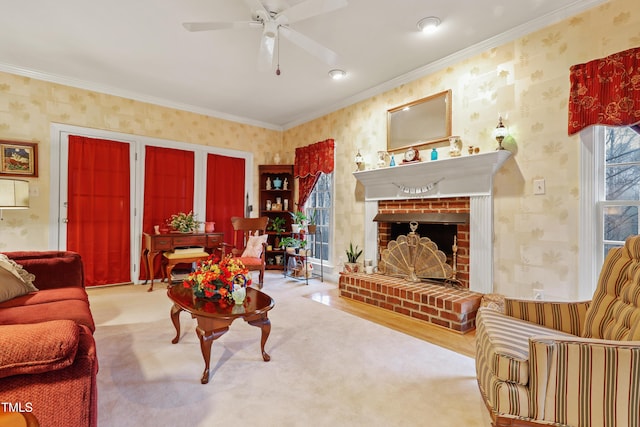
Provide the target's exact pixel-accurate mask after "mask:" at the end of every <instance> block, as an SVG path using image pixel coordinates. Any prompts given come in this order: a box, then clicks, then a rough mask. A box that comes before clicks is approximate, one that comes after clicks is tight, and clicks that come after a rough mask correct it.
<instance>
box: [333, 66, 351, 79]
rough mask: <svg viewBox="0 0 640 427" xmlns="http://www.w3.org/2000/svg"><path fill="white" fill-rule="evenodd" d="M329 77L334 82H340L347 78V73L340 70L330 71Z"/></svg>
mask: <svg viewBox="0 0 640 427" xmlns="http://www.w3.org/2000/svg"><path fill="white" fill-rule="evenodd" d="M329 77H331V78H332V79H333V80H340V79H344V78H345V77H347V73H346V71H344V70H338V69H337V68H336V69H334V70H331V71H329Z"/></svg>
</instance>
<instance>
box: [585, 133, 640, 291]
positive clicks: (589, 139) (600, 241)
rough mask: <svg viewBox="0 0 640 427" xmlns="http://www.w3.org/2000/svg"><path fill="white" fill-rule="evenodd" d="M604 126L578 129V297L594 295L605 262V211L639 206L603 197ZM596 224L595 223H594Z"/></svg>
mask: <svg viewBox="0 0 640 427" xmlns="http://www.w3.org/2000/svg"><path fill="white" fill-rule="evenodd" d="M604 132H605V127H604V126H590V127H589V128H587V129H584V130H583V131H581V132H580V140H581V144H580V189H581V191H580V237H579V245H580V250H579V255H578V278H579V283H578V298H579V299H582V300H585V299H590V298H591V297H592V296H593V292H594V290H595V288H596V285H597V281H598V276H599V274H600V270H601V269H602V264H603V263H604V257H605V254H604V250H603V248H604V245H605V243H607V242H606V241H605V239H604V210H605V208H606V207H609V206H616V205H624V206H631V205H636V206H638V205H640V202H634V201H630V200H627V201H624V202H618V201H611V200H605V198H606V183H605V176H606V170H605V169H606V161H605V150H606V147H605V144H604V143H603V141H604V137H605V135H604ZM594 224H595V226H594Z"/></svg>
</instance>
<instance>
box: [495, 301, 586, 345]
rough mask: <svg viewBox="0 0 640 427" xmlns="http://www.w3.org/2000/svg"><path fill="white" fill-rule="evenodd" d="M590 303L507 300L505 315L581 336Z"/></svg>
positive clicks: (505, 302)
mask: <svg viewBox="0 0 640 427" xmlns="http://www.w3.org/2000/svg"><path fill="white" fill-rule="evenodd" d="M590 302H591V301H580V302H551V301H532V300H516V299H510V298H505V300H504V308H505V311H504V313H505V314H506V315H508V316H511V317H515V318H516V319H521V320H526V321H527V322H531V323H536V324H538V325H542V326H545V327H547V328H551V329H555V330H557V331H562V332H567V333H569V334H572V335H576V336H580V335H582V328H583V326H584V321H585V318H586V317H587V316H586V313H587V308H589V304H590Z"/></svg>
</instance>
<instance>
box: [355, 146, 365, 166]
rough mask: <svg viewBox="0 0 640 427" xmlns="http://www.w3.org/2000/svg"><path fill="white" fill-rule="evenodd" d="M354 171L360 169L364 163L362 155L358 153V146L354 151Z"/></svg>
mask: <svg viewBox="0 0 640 427" xmlns="http://www.w3.org/2000/svg"><path fill="white" fill-rule="evenodd" d="M355 160H356V172H357V171H360V170H362V166H363V165H364V157H362V154H360V149H359V148H358V152H357V153H356V159H355Z"/></svg>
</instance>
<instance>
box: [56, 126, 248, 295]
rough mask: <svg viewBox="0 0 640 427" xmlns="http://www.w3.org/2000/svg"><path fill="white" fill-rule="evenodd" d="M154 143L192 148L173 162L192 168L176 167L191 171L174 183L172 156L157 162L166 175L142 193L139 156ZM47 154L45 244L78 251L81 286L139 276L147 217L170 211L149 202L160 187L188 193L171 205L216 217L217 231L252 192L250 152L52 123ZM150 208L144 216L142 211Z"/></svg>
mask: <svg viewBox="0 0 640 427" xmlns="http://www.w3.org/2000/svg"><path fill="white" fill-rule="evenodd" d="M150 147H155V149H151V148H150ZM159 147H161V148H166V149H176V150H173V151H180V150H182V151H184V152H189V153H191V154H190V156H191V157H192V158H193V160H190V161H187V160H188V159H187V158H186V157H185V158H181V159H180V160H179V163H180V164H182V165H184V164H185V163H191V164H192V166H191V167H192V170H191V171H188V172H186V171H183V172H180V173H183V174H184V175H182V176H186V175H189V176H190V178H189V179H187V180H184V182H182V184H181V185H182V187H181V188H177V187H176V186H177V185H178V183H179V182H180V181H181V180H180V179H177V177H176V174H175V173H176V170H175V169H179V167H176V164H175V163H171V162H169V163H170V164H168V165H164V166H162V165H161V167H160V169H159V170H161V169H163V168H164V170H166V171H168V173H167V176H168V177H169V178H170V179H169V180H168V181H166V180H165V181H158V179H159V175H158V176H156V183H155V184H153V186H154V187H153V188H154V190H153V192H154V195H152V197H151V199H152V200H151V201H150V198H148V197H146V196H145V193H146V192H147V187H146V185H147V183H146V177H145V175H147V173H146V171H145V170H146V165H145V163H146V156H147V155H150V153H152V152H155V153H158V152H162V151H165V150H158V148H159ZM170 151H171V150H170ZM50 155H51V186H50V188H49V193H50V200H51V204H50V215H49V218H50V223H49V224H50V226H49V248H51V249H52V250H73V251H77V252H79V253H80V255H81V256H82V258H83V262H84V264H85V276H86V284H87V285H88V286H96V285H103V284H116V283H131V282H138V281H139V280H140V279H139V277H140V274H141V273H142V276H143V277H144V272H143V271H142V272H141V270H144V267H143V266H142V264H140V253H141V250H142V232H143V231H146V232H149V231H152V228H151V229H149V228H150V227H152V225H150V224H156V223H158V222H159V221H162V220H164V219H166V218H165V217H168V216H169V214H168V213H167V212H168V211H167V212H164V211H165V210H166V209H164V208H163V209H160V210H162V212H160V211H159V210H157V209H156V208H157V207H158V206H156V202H159V203H161V204H162V203H164V204H166V203H165V202H161V200H160V199H161V198H165V195H166V194H165V193H167V192H173V193H175V194H178V193H180V194H182V195H183V196H184V197H186V198H188V199H189V200H191V202H190V203H187V200H186V199H185V200H184V201H183V202H185V203H186V204H184V203H180V204H177V205H175V206H173V208H172V209H176V210H189V209H191V208H192V209H193V211H194V212H195V213H196V214H198V219H199V220H201V221H215V222H216V230H218V229H219V230H220V231H225V230H224V227H225V226H226V225H227V223H229V224H228V225H230V218H229V216H230V215H231V216H233V215H238V216H242V215H243V214H244V212H245V209H246V207H247V206H249V205H251V203H252V200H253V196H252V195H251V194H248V193H247V192H246V190H245V189H247V188H251V185H252V182H253V155H252V154H251V153H249V152H244V151H238V150H231V149H221V148H213V147H208V146H198V145H193V144H186V143H180V142H175V141H166V140H159V139H156V138H150V137H141V136H135V135H128V134H123V133H118V132H110V131H101V130H96V129H87V128H81V127H77V126H71V125H61V124H52V126H51V151H50ZM211 155H214V156H217V157H218V158H213V159H212V157H211ZM187 156H189V155H187ZM156 157H157V156H156ZM210 168H211V170H209V169H210ZM156 169H158V168H156ZM172 169H173V170H172ZM171 177H172V178H171ZM161 179H164V178H161ZM187 182H191V183H192V184H188V183H187ZM185 185H186V186H191V185H192V186H193V188H192V189H186V188H185ZM174 187H175V188H174ZM214 187H215V191H214ZM229 194H234V195H235V196H234V197H231V198H229V197H227V196H229ZM245 203H246V204H245ZM183 205H184V206H183ZM167 207H168V205H167V206H165V208H167ZM149 209H151V211H148V212H147V213H145V214H144V217H145V218H146V220H144V221H143V212H145V211H146V210H149ZM149 212H150V213H151V215H150V216H149V218H147V214H149ZM171 213H177V212H173V211H172V212H171ZM145 224H146V226H145ZM142 280H144V279H143V278H142Z"/></svg>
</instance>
